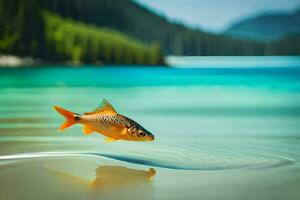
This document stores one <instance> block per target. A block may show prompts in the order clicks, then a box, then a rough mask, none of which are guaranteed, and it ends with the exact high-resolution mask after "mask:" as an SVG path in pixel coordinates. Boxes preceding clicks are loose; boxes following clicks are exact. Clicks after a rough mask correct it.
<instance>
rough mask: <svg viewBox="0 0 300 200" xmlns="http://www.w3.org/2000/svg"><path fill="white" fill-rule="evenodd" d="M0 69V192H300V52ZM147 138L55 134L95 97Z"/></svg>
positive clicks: (234, 195) (135, 195)
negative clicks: (63, 112) (154, 63)
mask: <svg viewBox="0 0 300 200" xmlns="http://www.w3.org/2000/svg"><path fill="white" fill-rule="evenodd" d="M171 65H172V66H173V67H131V66H118V67H116V66H105V67H103V66H101V67H100V66H83V67H80V68H79V67H78V68H73V67H67V66H43V67H24V68H0V94H1V98H0V114H1V116H0V169H1V170H0V199H1V200H2V199H65V200H67V199H72V200H74V199H116V198H117V199H214V200H216V199H220V200H221V199H222V200H224V199H228V200H234V199H255V200H260V199H261V200H264V199H270V200H273V199H282V200H287V199H289V200H293V199H295V200H296V199H299V196H300V191H299V187H300V173H299V172H300V164H299V161H300V58H299V57H211V58H177V57H173V58H171ZM104 98H105V99H107V100H108V101H109V102H110V103H111V104H112V105H113V106H114V107H115V109H116V110H117V111H118V112H119V113H121V114H124V115H126V116H128V117H130V118H132V119H135V120H136V121H137V122H139V123H140V124H142V125H143V126H144V127H145V128H147V129H148V130H150V131H151V132H152V133H153V134H154V135H155V138H156V139H155V141H154V142H126V141H116V142H112V143H105V142H104V136H102V135H100V134H97V133H94V134H92V135H89V136H86V135H84V134H83V133H82V127H81V126H79V125H76V126H74V127H71V128H70V129H67V130H66V131H65V132H63V133H61V132H59V131H58V130H57V128H58V127H59V126H60V124H61V123H62V122H63V118H62V117H61V116H59V115H58V114H57V113H56V112H55V111H54V110H53V106H54V105H59V106H61V107H64V108H66V109H69V110H72V111H74V112H77V113H83V112H87V111H91V110H93V109H94V108H96V107H97V106H98V105H99V104H100V102H101V101H102V99H104Z"/></svg>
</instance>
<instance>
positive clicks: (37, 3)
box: [0, 0, 164, 65]
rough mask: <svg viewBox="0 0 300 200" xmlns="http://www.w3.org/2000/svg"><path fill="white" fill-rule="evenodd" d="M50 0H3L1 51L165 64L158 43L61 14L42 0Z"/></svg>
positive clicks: (0, 9)
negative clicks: (45, 4)
mask: <svg viewBox="0 0 300 200" xmlns="http://www.w3.org/2000/svg"><path fill="white" fill-rule="evenodd" d="M46 2H47V1H43V0H10V1H6V0H0V27H2V28H1V29H0V54H1V53H2V54H14V55H18V56H31V57H34V58H39V59H41V60H43V61H47V62H71V63H73V64H80V63H106V64H129V65H131V64H133V65H161V64H164V59H163V53H162V51H161V49H160V47H159V45H158V44H157V43H155V44H154V43H151V44H150V43H147V44H146V43H143V42H141V41H138V40H136V39H135V38H132V37H129V36H127V35H126V34H124V33H121V32H120V31H116V30H113V29H109V28H104V27H97V26H95V25H92V24H87V23H84V22H80V21H76V20H74V19H72V18H66V17H61V16H59V15H58V14H57V13H54V12H53V13H51V12H49V11H48V9H46V7H44V5H43V4H42V3H46ZM49 2H50V1H49ZM69 2H70V1H69ZM70 5H72V4H70ZM59 8H60V5H59ZM71 8H72V7H68V9H71Z"/></svg>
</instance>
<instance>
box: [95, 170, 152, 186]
mask: <svg viewBox="0 0 300 200" xmlns="http://www.w3.org/2000/svg"><path fill="white" fill-rule="evenodd" d="M155 173H156V172H155V170H154V169H153V168H150V169H149V170H148V171H144V170H137V169H130V168H127V167H121V166H99V167H98V168H97V169H96V174H97V177H96V179H95V180H94V181H93V182H92V183H93V185H94V186H109V185H130V184H135V183H141V182H145V181H148V180H152V177H153V176H154V175H155Z"/></svg>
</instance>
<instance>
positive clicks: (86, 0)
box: [39, 0, 264, 56]
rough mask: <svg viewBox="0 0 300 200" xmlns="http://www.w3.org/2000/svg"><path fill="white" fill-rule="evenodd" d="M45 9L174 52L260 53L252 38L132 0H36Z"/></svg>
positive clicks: (261, 51) (189, 53)
mask: <svg viewBox="0 0 300 200" xmlns="http://www.w3.org/2000/svg"><path fill="white" fill-rule="evenodd" d="M39 1H40V3H42V4H43V7H44V9H46V10H48V11H50V12H53V13H57V14H59V15H61V16H63V17H68V18H72V19H73V20H77V21H82V22H85V23H90V24H94V25H96V26H100V27H108V28H111V29H115V30H118V31H121V32H123V33H125V34H127V35H129V36H131V37H134V38H136V39H138V40H140V41H143V42H147V43H153V42H157V43H159V44H160V45H161V47H162V49H163V50H164V52H165V53H166V54H175V55H205V56H206V55H262V54H263V53H264V47H263V46H262V45H261V44H259V43H257V42H253V41H246V40H240V39H232V38H229V37H224V36H221V35H217V34H211V33H206V32H203V31H201V30H196V29H190V28H188V27H186V26H184V25H182V24H178V23H173V22H170V21H169V20H167V19H166V18H165V17H163V16H159V15H157V14H156V13H154V12H152V11H151V10H149V9H147V8H145V7H143V6H142V5H139V4H137V3H136V2H134V1H132V0H117V1H116V0H76V1H74V0H64V1H62V0H39Z"/></svg>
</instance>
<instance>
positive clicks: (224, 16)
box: [135, 0, 300, 32]
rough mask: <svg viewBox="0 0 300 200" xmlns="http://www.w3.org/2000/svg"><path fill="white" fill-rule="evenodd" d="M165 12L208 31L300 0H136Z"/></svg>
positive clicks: (297, 5) (289, 6)
mask: <svg viewBox="0 0 300 200" xmlns="http://www.w3.org/2000/svg"><path fill="white" fill-rule="evenodd" d="M135 1H138V2H140V3H142V4H146V5H147V6H148V7H150V8H152V9H154V10H156V11H158V13H161V14H164V15H165V16H167V17H168V18H170V19H176V20H178V21H182V22H185V23H188V24H190V25H194V26H197V27H199V28H202V29H205V30H209V31H217V32H218V31H222V30H223V29H224V28H226V27H228V25H230V24H231V23H232V22H234V21H236V20H238V19H241V18H244V17H247V16H251V15H253V14H256V13H260V12H264V11H278V10H280V11H281V10H282V11H290V10H294V9H296V8H300V0H135Z"/></svg>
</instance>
